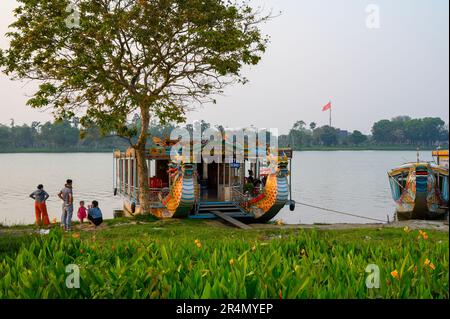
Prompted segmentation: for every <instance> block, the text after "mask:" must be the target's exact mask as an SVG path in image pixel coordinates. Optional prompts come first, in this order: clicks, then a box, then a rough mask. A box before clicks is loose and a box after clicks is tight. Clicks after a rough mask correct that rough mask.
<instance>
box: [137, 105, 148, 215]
mask: <svg viewBox="0 0 450 319" xmlns="http://www.w3.org/2000/svg"><path fill="white" fill-rule="evenodd" d="M141 121H142V123H141V125H142V126H141V132H140V134H139V139H138V142H137V143H136V145H134V149H135V151H136V159H137V173H138V178H139V205H140V209H141V213H142V214H144V215H148V214H150V213H151V209H150V189H149V182H148V177H149V176H148V166H147V160H146V144H147V130H148V126H149V123H150V115H149V112H148V109H147V108H145V107H141Z"/></svg>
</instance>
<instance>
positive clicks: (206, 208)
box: [113, 140, 295, 223]
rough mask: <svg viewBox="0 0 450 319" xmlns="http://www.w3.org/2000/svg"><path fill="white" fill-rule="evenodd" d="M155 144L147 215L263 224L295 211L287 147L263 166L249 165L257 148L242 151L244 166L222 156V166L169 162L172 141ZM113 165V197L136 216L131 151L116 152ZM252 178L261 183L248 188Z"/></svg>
mask: <svg viewBox="0 0 450 319" xmlns="http://www.w3.org/2000/svg"><path fill="white" fill-rule="evenodd" d="M159 141H160V140H159ZM158 144H159V145H156V146H153V147H151V148H150V149H149V150H148V151H147V154H146V160H147V166H148V171H149V176H148V179H149V186H150V204H151V205H150V206H151V214H152V215H154V216H156V217H158V218H161V219H165V218H192V219H215V218H218V216H219V215H220V214H225V215H227V216H229V217H231V218H233V219H237V220H239V221H241V222H244V223H254V222H258V223H265V222H268V221H270V220H271V219H273V218H274V217H275V216H276V215H277V214H278V213H279V212H280V211H281V210H282V209H283V207H284V206H286V205H289V207H290V209H291V210H294V208H295V202H294V201H292V199H291V195H290V190H291V187H290V185H291V176H292V175H291V171H290V168H291V160H292V153H293V152H292V150H291V149H288V148H283V149H278V150H276V152H275V154H276V155H273V154H272V155H267V159H266V161H265V162H264V161H263V163H260V162H259V161H255V160H253V161H252V155H250V154H257V152H258V150H254V149H253V150H247V149H245V150H244V153H245V156H244V160H243V161H242V163H239V162H236V160H233V161H228V162H227V161H225V155H224V154H222V157H223V159H224V161H223V162H221V163H216V162H212V163H207V162H205V161H203V159H202V161H201V162H200V163H197V164H196V163H190V162H186V161H183V160H175V161H174V160H172V159H171V156H170V154H171V147H172V146H173V144H174V143H173V142H170V141H167V142H162V143H161V142H160V143H158ZM230 147H232V146H230ZM224 153H225V152H224ZM113 167H114V178H113V188H114V194H115V195H118V196H121V197H122V198H123V203H124V204H123V212H124V214H125V215H126V216H130V215H136V214H140V213H141V208H140V203H139V197H140V196H139V193H140V189H139V180H138V174H137V159H136V154H135V151H134V150H133V149H128V150H126V151H125V152H121V151H119V150H116V151H114V156H113ZM252 174H253V175H252ZM249 175H251V176H249ZM250 177H251V178H252V180H255V181H260V183H259V184H258V183H255V184H254V185H253V186H252V184H250V183H249V178H250ZM249 185H250V186H251V187H250V186H249ZM218 212H219V213H220V214H218Z"/></svg>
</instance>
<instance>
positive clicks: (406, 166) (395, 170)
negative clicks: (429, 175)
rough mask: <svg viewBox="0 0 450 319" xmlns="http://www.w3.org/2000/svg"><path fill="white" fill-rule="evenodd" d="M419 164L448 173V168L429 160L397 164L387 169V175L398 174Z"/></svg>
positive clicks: (444, 173) (441, 172)
mask: <svg viewBox="0 0 450 319" xmlns="http://www.w3.org/2000/svg"><path fill="white" fill-rule="evenodd" d="M419 166H425V167H429V168H430V169H431V170H432V171H436V172H438V173H440V174H443V175H448V168H445V167H443V166H440V165H437V164H435V163H431V162H411V163H405V164H403V165H401V166H398V167H396V168H393V169H391V170H390V171H389V175H398V174H401V173H404V172H409V171H410V170H411V169H416V168H417V167H419Z"/></svg>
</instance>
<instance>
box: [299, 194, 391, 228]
mask: <svg viewBox="0 0 450 319" xmlns="http://www.w3.org/2000/svg"><path fill="white" fill-rule="evenodd" d="M294 202H295V203H296V204H299V205H302V206H308V207H312V208H316V209H320V210H323V211H327V212H331V213H335V214H341V215H347V216H352V217H356V218H363V219H368V220H373V221H377V222H382V223H385V222H386V221H385V220H382V219H378V218H372V217H367V216H361V215H356V214H352V213H346V212H341V211H338V210H334V209H330V208H325V207H319V206H315V205H311V204H306V203H302V202H299V201H296V200H294Z"/></svg>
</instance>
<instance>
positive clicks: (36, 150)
mask: <svg viewBox="0 0 450 319" xmlns="http://www.w3.org/2000/svg"><path fill="white" fill-rule="evenodd" d="M442 148H443V149H448V146H443V147H442ZM419 149H420V151H434V150H436V148H433V147H420V148H419ZM293 150H294V151H298V152H308V151H416V150H417V146H414V145H360V146H350V145H349V146H344V145H338V146H307V147H300V148H294V149H293ZM122 151H123V150H122ZM112 152H113V149H109V148H98V149H92V148H55V149H53V148H23V149H22V148H21V149H5V148H3V149H0V154H26V153H32V154H33V153H112Z"/></svg>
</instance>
